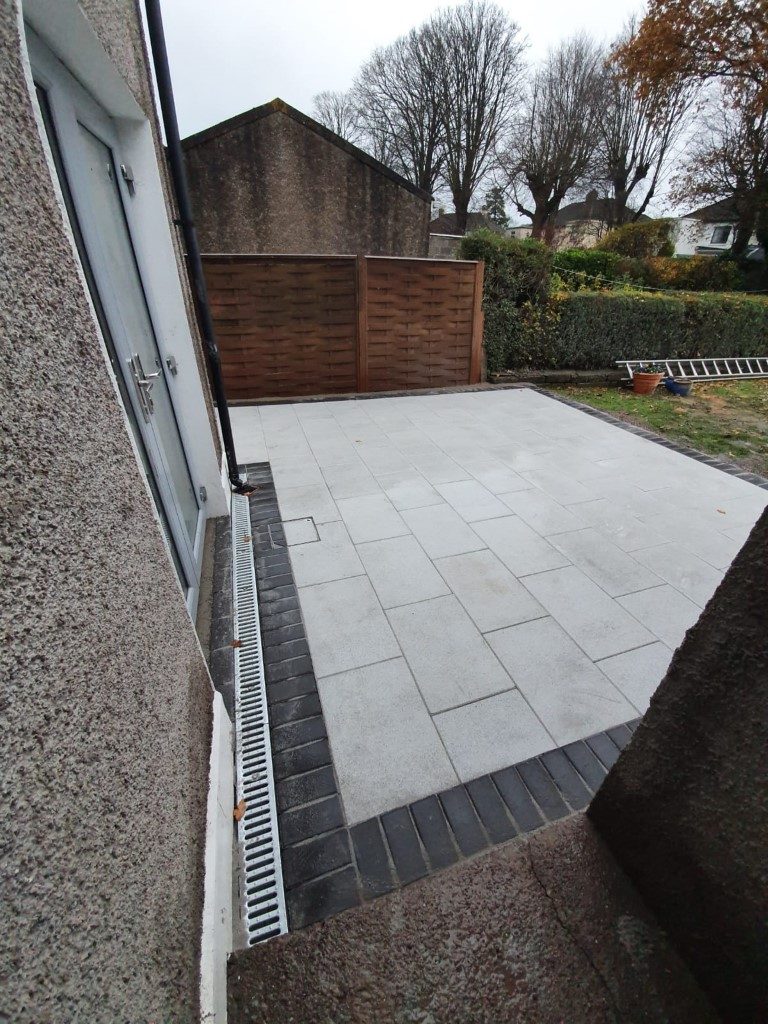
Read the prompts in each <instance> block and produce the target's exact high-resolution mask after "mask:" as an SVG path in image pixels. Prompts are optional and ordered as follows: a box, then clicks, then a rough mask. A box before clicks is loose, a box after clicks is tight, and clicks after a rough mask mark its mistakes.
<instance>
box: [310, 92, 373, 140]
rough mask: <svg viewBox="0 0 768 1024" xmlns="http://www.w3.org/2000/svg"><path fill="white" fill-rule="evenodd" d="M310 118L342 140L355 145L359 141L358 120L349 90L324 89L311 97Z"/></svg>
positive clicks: (354, 103)
mask: <svg viewBox="0 0 768 1024" xmlns="http://www.w3.org/2000/svg"><path fill="white" fill-rule="evenodd" d="M312 117H314V119H315V120H316V121H319V122H320V124H324V125H325V127H326V128H330V129H331V131H332V132H336V134H337V135H340V136H341V137H342V139H346V140H347V142H352V143H354V144H355V145H356V144H357V143H358V142H359V141H360V138H361V134H362V133H361V131H360V118H359V114H358V109H357V103H356V101H355V96H354V94H353V92H352V91H351V90H348V91H347V92H333V91H332V90H330V89H326V90H324V91H323V92H319V93H317V95H316V96H313V97H312Z"/></svg>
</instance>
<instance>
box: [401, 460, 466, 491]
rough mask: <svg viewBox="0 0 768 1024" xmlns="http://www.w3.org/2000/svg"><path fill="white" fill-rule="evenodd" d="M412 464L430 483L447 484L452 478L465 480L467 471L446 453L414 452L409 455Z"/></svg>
mask: <svg viewBox="0 0 768 1024" xmlns="http://www.w3.org/2000/svg"><path fill="white" fill-rule="evenodd" d="M411 461H412V462H413V465H414V466H415V467H416V469H418V471H419V472H420V473H421V474H422V475H423V476H424V477H425V479H427V480H428V481H429V482H430V483H431V484H447V483H451V482H452V481H454V480H467V479H469V473H467V471H466V470H465V469H462V468H461V466H460V465H459V464H458V462H454V461H453V459H450V458H449V457H448V456H447V455H443V454H442V453H441V454H438V455H427V454H422V453H421V452H416V453H415V454H413V455H412V456H411Z"/></svg>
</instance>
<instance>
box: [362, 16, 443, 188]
mask: <svg viewBox="0 0 768 1024" xmlns="http://www.w3.org/2000/svg"><path fill="white" fill-rule="evenodd" d="M437 73H438V68H437V62H436V54H435V51H434V47H433V46H432V45H431V37H430V34H429V32H428V31H427V30H426V29H424V28H420V29H412V30H411V31H410V32H409V33H408V34H407V35H405V36H402V37H401V38H400V39H397V40H396V41H395V42H394V43H392V44H391V45H389V46H385V47H382V48H381V49H379V50H376V51H375V52H374V54H373V56H372V57H371V58H370V60H368V61H367V62H366V63H365V64H364V65H363V67H362V69H361V71H360V74H359V75H358V78H357V80H356V82H355V86H354V91H355V96H356V98H357V106H358V109H359V111H360V121H361V125H362V127H363V130H364V132H365V134H366V135H367V136H368V137H369V138H370V139H372V140H374V147H373V148H376V147H377V146H378V148H380V149H382V150H384V151H385V152H386V153H387V156H388V157H389V159H388V161H387V162H390V163H391V164H392V166H393V167H394V168H395V169H396V170H398V171H400V172H401V173H402V174H403V175H405V177H406V178H408V179H409V180H410V181H412V182H413V183H414V185H417V186H418V187H419V188H422V189H424V190H425V191H426V192H432V191H433V190H434V187H435V183H436V182H437V178H438V175H439V173H440V170H441V167H442V162H443V152H442V141H443V131H442V125H441V122H440V106H439V102H438V89H437Z"/></svg>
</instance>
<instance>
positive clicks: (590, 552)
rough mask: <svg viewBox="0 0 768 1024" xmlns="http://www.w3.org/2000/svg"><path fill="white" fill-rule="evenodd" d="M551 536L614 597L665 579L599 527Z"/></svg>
mask: <svg viewBox="0 0 768 1024" xmlns="http://www.w3.org/2000/svg"><path fill="white" fill-rule="evenodd" d="M551 540H552V543H553V544H554V545H555V547H556V548H557V549H558V550H559V551H562V552H563V554H564V555H565V556H566V558H568V559H569V560H570V561H571V562H573V564H574V565H577V566H578V567H579V568H580V569H581V570H582V572H584V573H585V574H586V575H587V576H589V578H590V579H591V580H594V581H595V583H597V584H598V586H600V587H602V588H603V590H605V591H606V593H608V594H610V595H611V597H620V596H621V595H623V594H632V593H634V592H635V591H637V590H647V589H648V588H649V587H656V586H658V585H659V584H660V583H661V582H662V581H661V580H660V579H659V577H658V576H657V575H656V574H655V573H653V572H651V571H650V570H649V569H648V568H647V567H646V566H645V565H641V564H640V563H639V562H638V561H636V560H635V559H634V558H633V557H632V555H629V554H627V552H626V551H622V550H621V548H619V547H617V546H616V545H615V544H612V543H611V542H610V541H609V540H608V539H607V538H606V537H605V536H604V535H603V534H601V533H599V532H598V531H597V530H594V529H587V530H576V531H575V532H574V533H560V534H558V535H557V536H556V537H552V538H551Z"/></svg>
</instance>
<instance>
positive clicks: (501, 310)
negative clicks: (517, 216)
mask: <svg viewBox="0 0 768 1024" xmlns="http://www.w3.org/2000/svg"><path fill="white" fill-rule="evenodd" d="M459 259H463V260H483V261H484V262H485V273H484V277H483V313H484V316H485V325H484V329H483V344H484V346H485V355H486V361H487V366H488V370H489V371H490V372H491V373H495V372H497V371H498V370H501V369H503V367H504V365H505V360H506V357H507V354H508V351H509V343H510V339H511V338H512V337H515V338H517V337H518V336H519V333H520V331H521V329H522V325H521V310H522V308H523V307H524V306H526V305H529V304H531V305H535V306H539V305H543V304H546V302H547V299H548V296H549V286H550V277H551V273H552V251H551V249H549V248H548V247H547V246H546V245H544V243H543V242H538V241H535V240H534V239H530V238H529V239H525V240H523V241H519V240H518V239H515V238H505V237H504V236H503V235H498V234H496V233H495V232H493V231H488V230H485V229H483V230H480V231H475V232H473V233H472V234H470V235H465V236H464V238H463V239H462V240H461V245H460V246H459Z"/></svg>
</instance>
